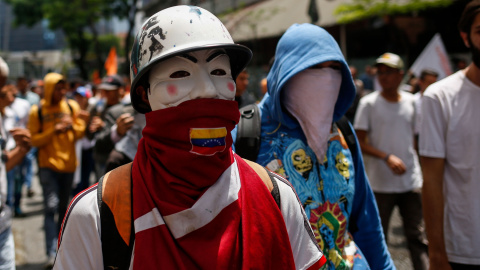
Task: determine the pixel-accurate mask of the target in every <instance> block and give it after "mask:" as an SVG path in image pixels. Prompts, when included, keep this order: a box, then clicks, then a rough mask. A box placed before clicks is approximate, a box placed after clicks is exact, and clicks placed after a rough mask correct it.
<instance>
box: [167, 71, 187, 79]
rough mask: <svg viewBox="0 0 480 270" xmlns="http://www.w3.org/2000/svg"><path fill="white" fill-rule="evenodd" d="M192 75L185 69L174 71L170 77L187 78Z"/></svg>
mask: <svg viewBox="0 0 480 270" xmlns="http://www.w3.org/2000/svg"><path fill="white" fill-rule="evenodd" d="M188 76H190V72H188V71H185V70H180V71H175V72H174V73H172V74H170V78H172V79H178V78H185V77H188Z"/></svg>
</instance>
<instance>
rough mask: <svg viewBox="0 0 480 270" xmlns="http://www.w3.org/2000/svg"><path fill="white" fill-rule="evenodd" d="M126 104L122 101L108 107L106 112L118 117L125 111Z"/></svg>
mask: <svg viewBox="0 0 480 270" xmlns="http://www.w3.org/2000/svg"><path fill="white" fill-rule="evenodd" d="M123 107H124V105H123V104H122V103H118V104H115V105H113V106H111V107H110V108H108V109H107V111H106V114H110V115H112V116H115V117H118V116H120V115H121V114H122V113H123Z"/></svg>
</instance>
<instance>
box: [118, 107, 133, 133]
mask: <svg viewBox="0 0 480 270" xmlns="http://www.w3.org/2000/svg"><path fill="white" fill-rule="evenodd" d="M133 119H134V118H133V116H132V115H131V114H129V113H124V114H122V115H120V116H119V117H118V118H117V133H118V135H120V136H124V135H125V133H127V131H128V130H129V129H131V128H132V127H133Z"/></svg>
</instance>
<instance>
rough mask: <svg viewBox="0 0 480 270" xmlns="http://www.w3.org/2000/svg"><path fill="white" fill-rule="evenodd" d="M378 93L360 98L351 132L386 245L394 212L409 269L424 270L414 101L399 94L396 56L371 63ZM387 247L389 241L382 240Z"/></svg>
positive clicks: (386, 55)
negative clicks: (361, 156) (397, 215)
mask: <svg viewBox="0 0 480 270" xmlns="http://www.w3.org/2000/svg"><path fill="white" fill-rule="evenodd" d="M376 66H377V69H378V71H377V76H378V81H379V83H380V86H381V87H382V89H381V91H375V92H373V93H371V94H368V95H366V96H364V97H363V98H362V99H361V100H360V103H359V105H358V109H357V113H356V115H355V121H354V128H355V131H356V132H357V136H358V140H359V142H360V146H361V149H362V152H363V154H364V158H365V168H366V171H367V175H368V178H369V180H370V185H371V186H372V189H373V191H374V194H375V198H376V200H377V205H378V209H379V213H380V217H381V219H382V227H383V232H384V233H385V238H386V239H387V235H388V229H389V222H390V217H391V215H392V211H393V209H394V207H395V206H398V207H399V210H400V215H401V216H402V219H403V228H404V231H405V235H406V238H407V243H408V248H409V251H410V256H411V259H412V263H413V267H414V269H416V270H417V269H422V270H426V269H428V254H427V249H428V248H427V244H426V243H427V242H426V239H425V233H424V225H423V215H422V201H421V199H422V194H421V187H422V173H421V170H420V164H419V162H418V157H417V154H416V152H415V147H414V127H415V99H414V96H413V95H412V94H410V93H407V92H405V91H401V90H399V87H400V84H401V82H402V79H403V76H404V71H403V68H404V64H403V61H402V59H401V58H400V56H398V55H396V54H393V53H384V54H382V55H381V56H380V57H379V58H377V60H376ZM387 241H388V239H387Z"/></svg>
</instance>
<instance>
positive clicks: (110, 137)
mask: <svg viewBox="0 0 480 270" xmlns="http://www.w3.org/2000/svg"><path fill="white" fill-rule="evenodd" d="M97 88H98V89H99V90H101V91H102V95H103V96H104V97H105V99H104V100H100V101H99V103H98V104H97V106H95V107H94V108H93V109H92V111H91V112H90V115H91V121H90V124H89V125H88V130H87V136H88V138H89V139H95V140H96V142H95V147H94V151H93V158H94V160H95V176H96V179H97V180H98V179H99V178H100V177H101V176H102V175H103V174H104V173H105V164H106V162H107V159H108V156H109V154H110V152H111V151H112V150H113V149H114V147H115V143H116V142H118V141H119V140H120V138H122V137H123V136H124V135H125V133H126V132H127V131H128V130H129V129H130V128H131V127H132V126H133V117H132V116H131V114H129V113H125V110H124V109H125V108H124V107H125V106H124V104H122V103H121V102H120V99H121V94H120V93H121V91H122V90H123V88H124V84H123V79H122V78H121V77H120V76H118V75H110V76H106V77H105V78H103V79H102V83H101V84H99V85H98V86H97ZM128 107H129V108H130V111H132V112H133V108H132V107H131V106H128Z"/></svg>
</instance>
